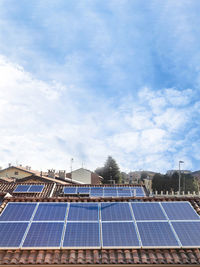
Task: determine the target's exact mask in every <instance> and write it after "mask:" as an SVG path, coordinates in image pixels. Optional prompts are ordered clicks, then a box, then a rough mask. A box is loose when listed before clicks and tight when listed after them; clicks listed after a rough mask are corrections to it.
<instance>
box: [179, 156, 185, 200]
mask: <svg viewBox="0 0 200 267" xmlns="http://www.w3.org/2000/svg"><path fill="white" fill-rule="evenodd" d="M181 163H184V161H182V160H179V181H178V191H179V195H180V194H181Z"/></svg>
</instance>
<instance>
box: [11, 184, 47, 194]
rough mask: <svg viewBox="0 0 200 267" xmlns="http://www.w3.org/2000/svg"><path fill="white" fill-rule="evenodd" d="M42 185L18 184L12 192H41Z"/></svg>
mask: <svg viewBox="0 0 200 267" xmlns="http://www.w3.org/2000/svg"><path fill="white" fill-rule="evenodd" d="M43 188H44V185H18V186H17V187H16V188H15V190H14V191H13V192H14V193H41V192H42V190H43Z"/></svg>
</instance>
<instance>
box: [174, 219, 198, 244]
mask: <svg viewBox="0 0 200 267" xmlns="http://www.w3.org/2000/svg"><path fill="white" fill-rule="evenodd" d="M172 226H173V227H174V229H175V232H176V234H177V236H178V238H179V240H180V241H181V244H182V246H183V247H200V222H198V221H195V222H194V221H193V222H188V221H186V222H184V221H182V222H172Z"/></svg>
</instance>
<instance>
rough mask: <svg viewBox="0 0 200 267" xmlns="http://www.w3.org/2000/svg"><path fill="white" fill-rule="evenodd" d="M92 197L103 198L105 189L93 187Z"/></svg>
mask: <svg viewBox="0 0 200 267" xmlns="http://www.w3.org/2000/svg"><path fill="white" fill-rule="evenodd" d="M90 195H91V196H97V197H102V196H103V188H102V187H93V188H92V187H91V191H90Z"/></svg>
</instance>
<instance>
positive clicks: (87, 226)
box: [63, 222, 101, 248]
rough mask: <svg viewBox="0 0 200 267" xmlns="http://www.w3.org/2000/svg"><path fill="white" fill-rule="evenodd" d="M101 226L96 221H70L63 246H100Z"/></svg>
mask: <svg viewBox="0 0 200 267" xmlns="http://www.w3.org/2000/svg"><path fill="white" fill-rule="evenodd" d="M100 246H101V245H100V227H99V223H98V222H96V223H94V222H73V223H72V222H68V223H67V226H66V230H65V236H64V241H63V247H68V248H79V247H83V248H100Z"/></svg>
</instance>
